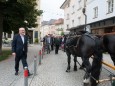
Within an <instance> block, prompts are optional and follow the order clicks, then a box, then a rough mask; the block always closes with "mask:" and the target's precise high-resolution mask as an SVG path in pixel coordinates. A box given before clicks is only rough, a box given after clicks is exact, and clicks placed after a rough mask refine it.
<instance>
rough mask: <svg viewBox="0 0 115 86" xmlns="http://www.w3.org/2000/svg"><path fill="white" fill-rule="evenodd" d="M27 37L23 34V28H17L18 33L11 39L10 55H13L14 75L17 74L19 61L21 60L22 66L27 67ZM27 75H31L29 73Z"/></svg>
mask: <svg viewBox="0 0 115 86" xmlns="http://www.w3.org/2000/svg"><path fill="white" fill-rule="evenodd" d="M27 51H28V37H27V36H26V35H25V28H23V27H21V28H19V34H16V35H15V36H14V38H13V41H12V55H13V56H14V57H15V75H18V71H19V62H20V60H22V64H23V68H24V67H27V68H28V64H27V61H26V60H27ZM28 74H29V76H30V75H31V74H30V73H29V70H28Z"/></svg>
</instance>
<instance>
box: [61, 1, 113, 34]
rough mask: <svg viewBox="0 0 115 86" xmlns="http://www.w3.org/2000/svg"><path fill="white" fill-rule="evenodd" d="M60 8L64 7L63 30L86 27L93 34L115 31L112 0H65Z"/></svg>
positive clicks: (83, 28)
mask: <svg viewBox="0 0 115 86" xmlns="http://www.w3.org/2000/svg"><path fill="white" fill-rule="evenodd" d="M60 8H61V9H64V14H65V15H64V29H65V30H67V29H69V30H70V31H71V32H75V31H79V30H85V29H86V30H87V31H89V32H92V33H94V34H106V33H112V32H115V10H114V9H115V1H114V0H65V2H64V3H63V4H62V6H61V7H60ZM84 8H85V10H83V9H84ZM83 12H84V13H83Z"/></svg>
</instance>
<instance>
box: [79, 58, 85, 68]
mask: <svg viewBox="0 0 115 86" xmlns="http://www.w3.org/2000/svg"><path fill="white" fill-rule="evenodd" d="M81 59H82V61H83V58H82V57H81ZM84 68H85V65H84V63H83V62H82V65H81V66H80V68H79V69H84Z"/></svg>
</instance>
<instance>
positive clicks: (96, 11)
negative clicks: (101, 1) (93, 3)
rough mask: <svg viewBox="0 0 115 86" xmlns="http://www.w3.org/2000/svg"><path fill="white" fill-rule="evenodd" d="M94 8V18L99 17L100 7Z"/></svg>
mask: <svg viewBox="0 0 115 86" xmlns="http://www.w3.org/2000/svg"><path fill="white" fill-rule="evenodd" d="M93 9H94V18H97V17H98V7H95V8H93Z"/></svg>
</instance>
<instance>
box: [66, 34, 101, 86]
mask: <svg viewBox="0 0 115 86" xmlns="http://www.w3.org/2000/svg"><path fill="white" fill-rule="evenodd" d="M73 41H76V42H75V43H76V45H75V47H74V49H71V48H70V47H69V48H70V50H71V51H72V52H73V53H74V54H75V56H76V57H77V56H79V57H81V58H82V60H83V65H85V68H86V73H85V75H84V83H86V82H88V80H89V77H90V76H92V77H93V78H92V77H91V78H90V80H91V86H97V83H96V81H95V80H98V79H99V75H100V69H101V66H102V63H101V61H102V52H101V47H100V46H101V41H100V39H99V38H98V37H96V36H92V35H89V34H83V35H81V36H80V37H79V38H78V39H73V40H71V39H70V40H68V42H67V43H66V45H69V44H71V43H73ZM92 55H93V56H94V58H93V62H92V66H91V64H90V62H89V58H90V57H91V56H92ZM69 58H70V57H69ZM69 62H70V59H68V67H67V70H68V68H69ZM74 67H75V66H74ZM90 73H91V75H90ZM94 79H95V80H94Z"/></svg>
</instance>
